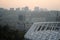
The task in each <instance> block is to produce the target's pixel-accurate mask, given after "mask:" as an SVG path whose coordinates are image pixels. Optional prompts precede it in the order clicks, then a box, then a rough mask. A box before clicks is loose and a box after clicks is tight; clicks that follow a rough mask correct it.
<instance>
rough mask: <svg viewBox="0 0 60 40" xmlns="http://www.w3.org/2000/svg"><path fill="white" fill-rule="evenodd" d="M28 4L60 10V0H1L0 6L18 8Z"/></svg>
mask: <svg viewBox="0 0 60 40" xmlns="http://www.w3.org/2000/svg"><path fill="white" fill-rule="evenodd" d="M24 6H28V7H29V8H30V9H33V8H34V7H35V6H39V7H40V8H48V9H57V10H60V0H0V7H3V8H12V7H13V8H17V7H24Z"/></svg>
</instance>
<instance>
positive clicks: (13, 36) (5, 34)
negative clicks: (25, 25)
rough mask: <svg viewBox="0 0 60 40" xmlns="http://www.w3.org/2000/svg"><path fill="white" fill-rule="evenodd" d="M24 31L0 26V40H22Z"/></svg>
mask: <svg viewBox="0 0 60 40" xmlns="http://www.w3.org/2000/svg"><path fill="white" fill-rule="evenodd" d="M24 34H25V32H24V31H19V30H17V29H16V30H13V29H10V28H9V26H8V25H5V26H3V27H2V26H1V25H0V40H24Z"/></svg>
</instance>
